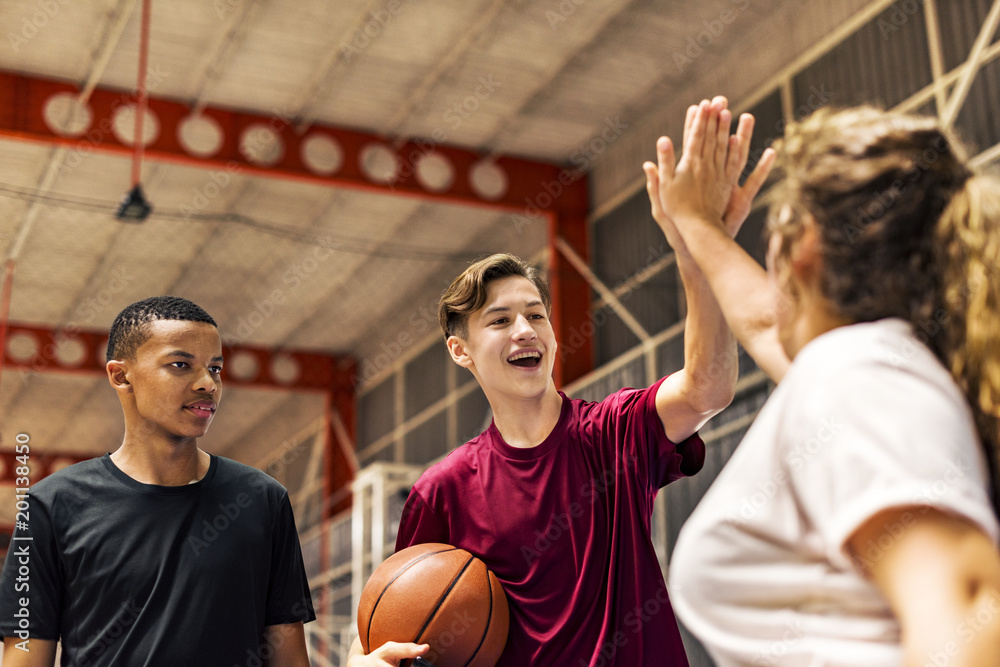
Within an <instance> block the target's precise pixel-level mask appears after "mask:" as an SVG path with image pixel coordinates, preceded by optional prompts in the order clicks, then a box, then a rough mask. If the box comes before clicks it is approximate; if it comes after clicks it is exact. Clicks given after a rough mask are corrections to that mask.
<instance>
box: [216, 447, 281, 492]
mask: <svg viewBox="0 0 1000 667" xmlns="http://www.w3.org/2000/svg"><path fill="white" fill-rule="evenodd" d="M213 458H214V459H215V461H216V464H215V465H216V471H215V477H214V479H213V480H212V482H213V483H214V484H220V485H222V484H224V485H237V486H245V487H247V488H250V489H253V490H254V491H257V492H260V493H266V494H267V495H269V496H278V497H281V496H285V495H287V494H288V490H287V489H285V487H284V486H283V485H282V484H281V482H279V481H278V480H276V479H274V478H273V477H271V476H270V475H268V474H267V473H266V472H264V471H263V470H259V469H257V468H254V467H253V466H248V465H246V464H245V463H240V462H239V461H234V460H232V459H227V458H226V457H224V456H215V455H213Z"/></svg>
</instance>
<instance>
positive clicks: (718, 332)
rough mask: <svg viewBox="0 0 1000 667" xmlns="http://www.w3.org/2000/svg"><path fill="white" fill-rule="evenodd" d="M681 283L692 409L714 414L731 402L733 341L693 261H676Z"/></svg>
mask: <svg viewBox="0 0 1000 667" xmlns="http://www.w3.org/2000/svg"><path fill="white" fill-rule="evenodd" d="M677 268H678V271H679V272H680V274H681V280H682V282H683V283H684V297H685V300H686V302H687V316H686V318H685V322H684V373H685V374H687V375H688V376H689V379H688V385H689V391H690V392H691V398H690V400H691V401H692V404H693V406H694V407H695V408H696V409H699V410H700V411H702V412H706V413H707V412H716V411H719V410H721V409H723V408H725V407H726V406H727V405H729V403H730V402H731V401H732V399H733V393H734V391H735V389H736V381H737V379H738V378H739V363H738V357H737V352H736V340H735V339H734V338H733V334H732V332H731V331H730V330H729V326H728V324H727V323H726V319H725V317H724V316H723V312H722V310H721V308H720V307H719V302H718V301H717V300H716V298H715V296H714V295H713V294H712V290H711V287H710V285H709V283H708V281H707V279H706V277H705V275H704V274H703V273H702V271H701V270H700V269H698V268H697V266H695V264H694V261H693V260H691V259H689V258H684V259H680V258H679V260H678V264H677Z"/></svg>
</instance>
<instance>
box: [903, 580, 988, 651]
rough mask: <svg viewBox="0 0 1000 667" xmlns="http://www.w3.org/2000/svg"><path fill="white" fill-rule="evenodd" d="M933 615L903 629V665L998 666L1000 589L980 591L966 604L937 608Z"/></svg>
mask: <svg viewBox="0 0 1000 667" xmlns="http://www.w3.org/2000/svg"><path fill="white" fill-rule="evenodd" d="M929 616H931V615H930V614H929ZM932 616H933V618H930V617H929V618H927V619H926V622H924V623H921V624H919V626H920V627H913V628H910V629H909V630H908V631H907V630H904V633H903V646H904V665H905V667H924V665H927V664H945V663H947V664H948V667H998V666H1000V592H998V591H997V590H995V589H993V590H989V591H980V593H979V594H978V595H976V596H975V597H974V598H973V599H970V600H967V601H966V604H962V605H960V606H952V607H951V608H945V609H942V608H940V607H938V608H936V609H935V610H934V613H933V615H932Z"/></svg>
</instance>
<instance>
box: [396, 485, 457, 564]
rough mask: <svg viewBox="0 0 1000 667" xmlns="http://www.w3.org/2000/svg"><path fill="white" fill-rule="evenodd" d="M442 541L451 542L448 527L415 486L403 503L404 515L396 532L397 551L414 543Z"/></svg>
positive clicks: (444, 542)
mask: <svg viewBox="0 0 1000 667" xmlns="http://www.w3.org/2000/svg"><path fill="white" fill-rule="evenodd" d="M428 542H440V543H442V544H449V541H448V528H447V526H445V525H444V524H443V523H442V522H441V520H440V519H438V517H437V515H436V514H435V513H434V510H433V509H431V507H430V505H428V504H427V502H426V501H425V500H424V498H423V496H421V495H420V492H419V491H418V490H417V487H413V488H412V489H411V490H410V495H408V496H407V497H406V503H405V504H404V505H403V516H402V518H401V519H400V520H399V531H398V532H397V533H396V551H399V550H400V549H405V548H406V547H412V546H413V545H414V544H427V543H428Z"/></svg>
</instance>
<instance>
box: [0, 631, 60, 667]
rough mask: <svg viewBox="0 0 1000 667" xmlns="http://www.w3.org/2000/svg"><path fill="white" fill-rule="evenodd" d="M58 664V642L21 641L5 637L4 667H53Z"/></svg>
mask: <svg viewBox="0 0 1000 667" xmlns="http://www.w3.org/2000/svg"><path fill="white" fill-rule="evenodd" d="M55 663H56V642H55V641H52V640H48V639H31V640H27V641H25V640H20V639H18V638H16V637H5V638H4V643H3V667H53V665H55Z"/></svg>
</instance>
